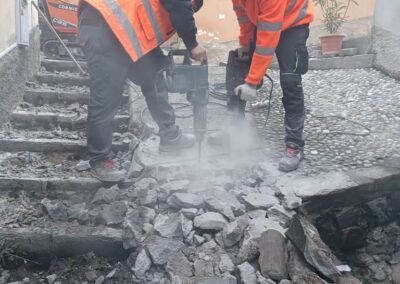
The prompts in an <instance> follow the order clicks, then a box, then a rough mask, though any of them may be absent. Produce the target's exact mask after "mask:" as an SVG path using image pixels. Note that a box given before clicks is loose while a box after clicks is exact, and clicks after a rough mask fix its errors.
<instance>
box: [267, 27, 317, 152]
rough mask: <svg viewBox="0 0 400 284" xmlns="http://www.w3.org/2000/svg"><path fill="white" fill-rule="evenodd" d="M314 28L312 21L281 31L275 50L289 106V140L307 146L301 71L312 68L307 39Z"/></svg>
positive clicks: (285, 102)
mask: <svg viewBox="0 0 400 284" xmlns="http://www.w3.org/2000/svg"><path fill="white" fill-rule="evenodd" d="M309 33H310V30H309V27H308V25H301V26H297V27H293V28H290V29H287V30H285V31H283V32H282V33H281V37H280V40H279V44H278V47H277V48H276V50H275V54H276V57H277V58H278V63H279V69H280V83H281V88H282V92H283V97H282V103H283V107H284V109H285V121H284V126H285V134H286V135H285V143H286V145H290V146H292V147H293V146H294V147H304V144H305V142H304V135H303V129H304V120H305V108H304V93H303V86H302V78H301V75H304V74H305V73H307V71H308V60H309V56H308V51H307V46H306V42H307V39H308V36H309Z"/></svg>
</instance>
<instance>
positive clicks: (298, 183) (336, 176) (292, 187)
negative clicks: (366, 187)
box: [275, 172, 357, 198]
mask: <svg viewBox="0 0 400 284" xmlns="http://www.w3.org/2000/svg"><path fill="white" fill-rule="evenodd" d="M275 186H276V188H277V189H278V190H279V191H280V193H281V194H282V195H284V196H285V195H294V196H298V197H301V198H307V197H310V196H315V195H323V194H327V193H330V192H334V191H338V190H344V189H348V188H352V187H355V186H357V183H356V182H354V181H353V180H352V179H351V178H350V177H349V176H348V175H347V174H346V173H344V172H330V173H323V174H319V175H316V176H310V177H305V176H302V175H300V174H298V175H296V174H295V176H290V177H289V176H282V177H280V178H279V179H278V180H277V182H276V184H275Z"/></svg>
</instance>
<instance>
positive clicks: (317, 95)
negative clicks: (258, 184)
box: [254, 69, 400, 175]
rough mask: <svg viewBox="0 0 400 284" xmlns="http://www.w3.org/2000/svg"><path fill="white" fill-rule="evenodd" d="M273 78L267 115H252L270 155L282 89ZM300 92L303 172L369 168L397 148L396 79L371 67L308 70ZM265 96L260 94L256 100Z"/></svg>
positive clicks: (278, 138) (278, 142)
mask: <svg viewBox="0 0 400 284" xmlns="http://www.w3.org/2000/svg"><path fill="white" fill-rule="evenodd" d="M270 75H271V76H272V78H273V79H274V81H275V84H276V85H275V91H274V96H273V100H272V110H271V115H270V119H269V121H268V123H267V125H266V127H265V129H263V128H262V127H263V126H264V124H265V118H266V112H255V113H254V116H255V120H256V121H257V126H258V127H259V129H260V133H261V134H262V135H263V137H264V139H265V148H266V151H267V152H269V153H271V154H272V156H273V158H272V159H273V160H275V159H276V158H278V155H276V154H277V153H279V151H281V149H282V147H283V145H282V144H283V142H282V141H283V137H284V129H283V116H284V110H283V106H282V103H281V96H282V92H281V89H280V86H279V74H278V72H277V71H271V72H270ZM303 86H304V92H305V97H306V113H307V118H306V125H305V137H306V141H307V142H306V143H307V145H306V147H305V155H306V159H305V162H304V163H303V165H302V167H301V168H300V169H299V171H300V172H302V173H304V174H305V175H309V174H318V173H321V172H329V171H333V170H344V171H347V170H350V169H355V168H360V167H372V166H375V165H378V164H380V162H381V161H382V160H384V159H385V158H388V157H390V156H392V155H397V153H398V152H399V151H400V132H399V131H400V100H399V99H400V82H398V81H396V80H394V79H392V78H389V77H387V76H385V75H383V74H382V73H381V72H379V71H376V70H373V69H355V70H329V71H310V72H309V73H308V74H306V75H305V76H304V80H303ZM263 98H265V94H263V95H261V96H260V99H263Z"/></svg>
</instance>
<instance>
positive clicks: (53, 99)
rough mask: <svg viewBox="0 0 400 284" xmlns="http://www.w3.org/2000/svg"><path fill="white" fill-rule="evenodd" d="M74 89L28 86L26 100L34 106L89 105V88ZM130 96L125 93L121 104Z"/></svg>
mask: <svg viewBox="0 0 400 284" xmlns="http://www.w3.org/2000/svg"><path fill="white" fill-rule="evenodd" d="M75 89H76V90H73V91H64V90H63V89H55V88H53V89H44V88H36V89H32V88H26V90H25V95H24V101H26V102H28V103H31V104H32V105H34V106H43V105H45V104H54V103H60V102H63V103H69V104H71V103H79V104H85V105H87V104H88V102H89V97H90V92H89V89H88V88H83V87H78V88H75ZM128 101H129V96H128V95H127V94H125V95H124V96H123V97H122V102H121V104H122V105H123V104H126V103H127V102H128Z"/></svg>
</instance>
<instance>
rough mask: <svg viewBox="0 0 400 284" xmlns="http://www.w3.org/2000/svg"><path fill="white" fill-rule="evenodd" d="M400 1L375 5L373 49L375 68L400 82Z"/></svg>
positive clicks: (385, 1) (380, 1)
mask: <svg viewBox="0 0 400 284" xmlns="http://www.w3.org/2000/svg"><path fill="white" fill-rule="evenodd" d="M399 11H400V1H393V0H379V1H377V2H376V5H375V16H374V27H373V37H372V42H373V49H374V52H375V53H376V58H375V66H376V67H377V68H378V69H380V70H382V71H383V72H385V73H387V74H389V75H391V76H392V77H394V78H397V79H399V80H400V48H399V46H400V30H399V27H400V18H399V15H398V14H399V13H398V12H399Z"/></svg>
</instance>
